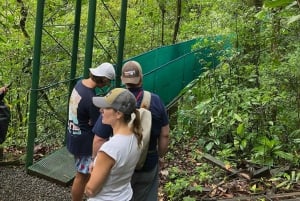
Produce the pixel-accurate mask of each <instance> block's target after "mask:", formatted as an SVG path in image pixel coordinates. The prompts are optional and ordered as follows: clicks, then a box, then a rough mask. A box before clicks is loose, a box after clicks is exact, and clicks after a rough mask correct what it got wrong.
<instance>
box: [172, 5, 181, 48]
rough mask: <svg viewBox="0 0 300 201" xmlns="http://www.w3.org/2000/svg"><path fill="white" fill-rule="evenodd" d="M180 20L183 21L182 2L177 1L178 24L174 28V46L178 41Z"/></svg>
mask: <svg viewBox="0 0 300 201" xmlns="http://www.w3.org/2000/svg"><path fill="white" fill-rule="evenodd" d="M180 19H181V0H177V12H176V23H175V27H174V35H173V44H175V43H176V41H177V34H178V31H179V24H180Z"/></svg>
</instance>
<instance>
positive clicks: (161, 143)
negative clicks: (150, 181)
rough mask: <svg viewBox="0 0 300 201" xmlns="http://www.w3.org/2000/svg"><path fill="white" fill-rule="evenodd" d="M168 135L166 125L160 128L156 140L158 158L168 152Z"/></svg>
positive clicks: (168, 129) (168, 131)
mask: <svg viewBox="0 0 300 201" xmlns="http://www.w3.org/2000/svg"><path fill="white" fill-rule="evenodd" d="M169 133H170V127H169V124H167V125H165V126H163V127H162V128H161V132H160V136H159V139H158V156H159V157H163V156H164V155H165V154H166V153H167V151H168V146H169Z"/></svg>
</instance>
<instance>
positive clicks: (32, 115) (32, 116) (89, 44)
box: [26, 0, 128, 168]
mask: <svg viewBox="0 0 300 201" xmlns="http://www.w3.org/2000/svg"><path fill="white" fill-rule="evenodd" d="M45 1H46V0H38V1H37V11H36V28H35V40H34V57H33V76H32V84H31V93H30V103H29V104H30V105H29V109H30V112H29V126H28V139H27V142H28V144H27V150H26V151H27V155H26V168H28V167H29V166H31V165H32V164H33V154H34V139H35V137H36V136H37V121H36V118H37V105H38V103H37V101H38V88H39V79H40V60H41V45H42V33H43V23H44V8H45ZM121 3H122V5H121V6H122V7H121V13H120V16H121V17H120V26H119V42H118V60H117V66H116V74H117V76H116V77H117V79H116V86H120V84H121V82H120V75H121V66H122V62H123V49H124V38H125V30H126V13H127V3H128V0H122V2H121ZM96 5H97V0H89V10H88V25H87V36H86V46H85V60H84V77H87V76H88V72H89V70H88V69H89V68H90V67H91V64H92V56H93V55H92V52H93V42H94V30H95V13H96ZM81 7H82V0H76V10H75V17H74V32H73V45H72V58H71V67H70V80H71V82H70V84H69V95H70V93H71V91H72V89H73V87H74V85H75V75H76V65H77V53H78V41H79V33H80V17H81Z"/></svg>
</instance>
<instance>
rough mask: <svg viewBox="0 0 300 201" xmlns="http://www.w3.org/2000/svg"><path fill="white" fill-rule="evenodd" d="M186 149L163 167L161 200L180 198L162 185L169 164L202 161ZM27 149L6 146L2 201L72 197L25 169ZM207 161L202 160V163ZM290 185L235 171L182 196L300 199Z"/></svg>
mask: <svg viewBox="0 0 300 201" xmlns="http://www.w3.org/2000/svg"><path fill="white" fill-rule="evenodd" d="M187 147H188V146H187ZM170 151H173V152H174V153H177V152H178V151H177V152H176V151H175V150H170ZM186 152H188V150H185V151H180V152H178V153H180V154H178V155H177V156H176V157H175V160H172V161H165V163H164V166H163V168H162V169H161V171H160V189H159V201H168V200H178V199H170V198H168V196H167V195H166V194H165V193H164V192H163V190H162V189H163V186H165V185H166V183H167V182H169V181H170V179H169V175H168V174H169V172H168V168H169V167H174V166H176V167H179V168H180V169H182V170H186V171H187V172H191V174H192V172H193V169H194V168H195V166H199V165H201V164H199V162H197V163H193V161H192V160H190V159H189V158H187V155H186V154H184V153H186ZM24 153H25V152H24V150H17V149H9V150H8V149H4V158H5V160H4V159H3V160H0V181H1V182H0V201H18V200H26V201H27V200H28V201H52V200H53V201H57V200H59V201H67V200H68V201H69V200H70V199H71V197H70V190H71V187H70V186H67V187H66V186H61V185H58V184H55V183H53V182H51V181H47V180H45V179H42V178H38V177H36V176H32V175H29V174H27V173H26V170H25V165H24V163H22V162H21V160H19V159H20V156H21V158H22V155H24ZM43 154H44V153H36V156H37V157H42V156H43ZM8 157H9V158H8ZM206 162H207V161H204V160H203V163H206ZM219 171H220V170H219ZM221 172H222V170H221ZM225 172H226V171H225ZM190 176H192V175H186V177H187V178H188V177H190ZM227 176H228V175H227ZM251 186H252V188H253V186H255V188H256V193H253V192H252V193H251V192H250V191H249V188H251ZM289 187H290V188H289V189H287V188H286V190H280V191H278V190H277V191H276V190H275V187H274V185H270V183H267V182H265V181H263V180H262V179H261V178H253V179H246V178H245V176H241V175H240V174H233V175H232V176H231V177H227V179H226V180H225V179H224V180H222V181H218V182H217V183H207V184H203V189H202V192H199V191H193V188H191V187H188V188H187V189H185V190H183V191H182V192H181V193H183V196H182V197H192V198H194V199H195V200H207V201H209V200H224V201H225V200H226V201H233V200H235V201H237V200H239V201H243V200H244V201H246V200H247V201H248V200H260V201H269V200H272V201H279V200H288V201H296V200H300V183H299V182H293V181H291V182H290V183H289Z"/></svg>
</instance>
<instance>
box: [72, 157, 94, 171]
mask: <svg viewBox="0 0 300 201" xmlns="http://www.w3.org/2000/svg"><path fill="white" fill-rule="evenodd" d="M91 162H92V157H91V156H75V169H76V171H77V172H80V173H82V174H89V173H90V172H89V167H90V164H91Z"/></svg>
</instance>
